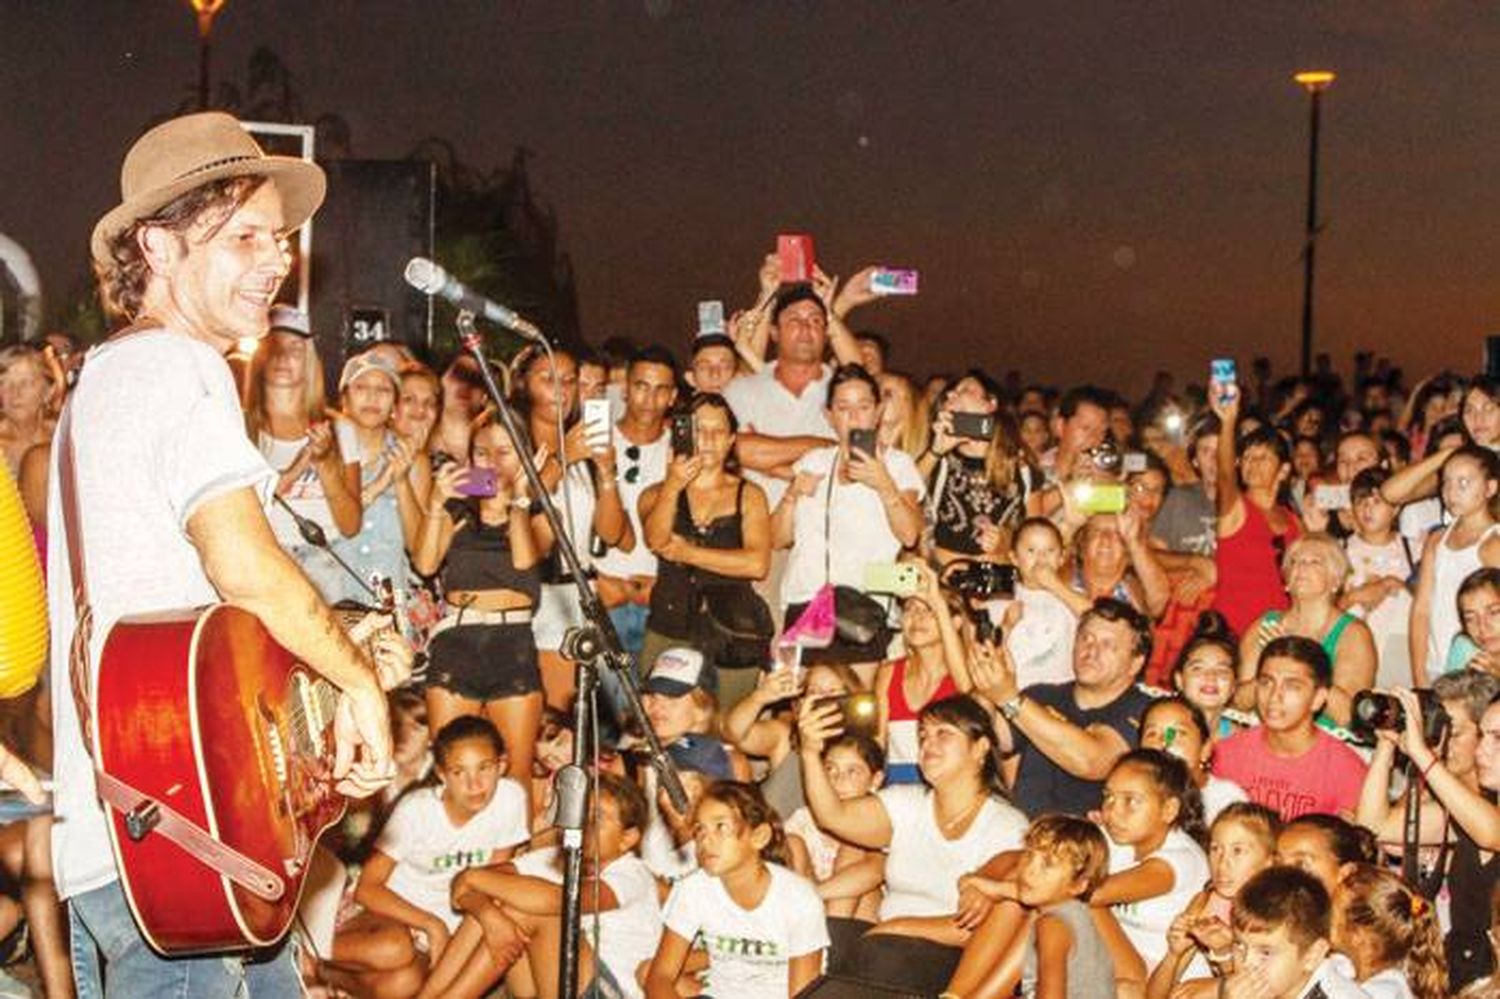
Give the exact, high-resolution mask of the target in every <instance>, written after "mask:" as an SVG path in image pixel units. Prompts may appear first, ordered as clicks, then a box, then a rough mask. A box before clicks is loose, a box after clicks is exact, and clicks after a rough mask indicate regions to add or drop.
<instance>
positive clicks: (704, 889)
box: [646, 781, 828, 999]
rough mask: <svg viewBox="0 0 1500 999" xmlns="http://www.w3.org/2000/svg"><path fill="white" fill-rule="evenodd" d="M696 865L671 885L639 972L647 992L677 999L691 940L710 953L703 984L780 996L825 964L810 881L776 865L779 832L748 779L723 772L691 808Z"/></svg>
mask: <svg viewBox="0 0 1500 999" xmlns="http://www.w3.org/2000/svg"><path fill="white" fill-rule="evenodd" d="M693 839H694V841H695V843H696V845H697V857H698V864H699V869H698V870H697V871H694V872H693V873H692V874H689V875H688V876H687V877H685V878H683V879H682V880H681V881H679V882H678V883H677V885H676V886H675V887H674V888H673V889H672V894H671V897H670V898H668V899H667V906H666V931H665V932H664V933H663V934H662V939H661V945H660V946H659V947H658V948H657V950H656V956H655V958H653V959H652V961H651V968H650V970H649V971H648V972H647V973H646V995H647V996H648V997H649V999H677V985H676V983H677V979H678V976H679V975H680V974H681V972H682V969H683V966H684V964H685V963H686V961H687V958H688V951H689V949H690V948H691V947H692V946H693V942H694V941H695V940H700V939H701V941H702V945H703V948H704V949H705V950H706V951H707V952H708V971H707V982H706V983H705V988H704V989H703V992H704V993H705V994H711V995H716V996H721V997H724V999H729V997H733V999H786V997H787V996H794V995H796V994H797V993H798V992H800V991H802V989H804V988H806V987H807V985H809V984H810V983H811V982H812V980H813V979H815V978H817V977H818V975H819V973H820V972H821V971H822V969H823V951H824V949H825V948H827V946H828V929H827V926H826V925H825V924H824V921H823V904H822V902H821V901H820V900H819V899H818V895H817V892H816V891H815V890H814V889H813V886H812V885H811V884H810V883H809V882H808V881H807V880H806V879H804V878H802V877H800V876H799V875H797V874H795V873H793V872H792V871H789V870H787V869H786V868H785V867H783V866H781V864H782V862H783V861H785V859H786V852H785V851H786V842H785V836H784V835H783V833H782V830H781V823H780V821H779V820H778V819H777V817H776V813H775V812H774V811H772V810H771V808H770V806H768V805H767V804H766V803H765V799H764V798H762V797H761V795H760V791H759V790H758V789H757V788H756V787H755V786H754V785H752V784H743V783H740V782H737V781H720V782H719V783H717V784H714V785H713V786H711V787H709V788H708V789H707V790H706V791H705V792H704V793H703V798H702V800H701V801H699V802H698V807H697V810H696V811H695V813H694V815H693Z"/></svg>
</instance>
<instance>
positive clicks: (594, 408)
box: [583, 399, 614, 451]
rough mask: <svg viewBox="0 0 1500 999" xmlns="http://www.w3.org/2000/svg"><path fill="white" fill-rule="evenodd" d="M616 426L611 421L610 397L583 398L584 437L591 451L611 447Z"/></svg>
mask: <svg viewBox="0 0 1500 999" xmlns="http://www.w3.org/2000/svg"><path fill="white" fill-rule="evenodd" d="M613 432H614V428H613V427H612V426H611V425H610V422H609V400H608V399H585V400H583V439H584V440H585V441H587V442H588V446H589V450H590V451H603V450H604V449H605V448H607V447H609V442H610V439H611V436H612V435H613Z"/></svg>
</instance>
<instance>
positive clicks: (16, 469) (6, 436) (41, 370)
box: [0, 344, 62, 478]
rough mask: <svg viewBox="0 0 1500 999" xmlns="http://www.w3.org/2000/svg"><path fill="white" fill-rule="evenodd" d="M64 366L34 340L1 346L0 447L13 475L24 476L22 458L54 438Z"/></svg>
mask: <svg viewBox="0 0 1500 999" xmlns="http://www.w3.org/2000/svg"><path fill="white" fill-rule="evenodd" d="M60 374H61V369H60V368H57V367H56V362H55V361H54V362H53V363H52V364H48V357H47V355H46V354H45V353H44V352H43V351H42V350H38V349H37V348H36V347H33V346H32V345H31V344H20V345H18V346H15V347H6V348H5V349H4V350H0V447H3V448H4V449H5V463H6V464H7V465H9V466H10V473H11V475H14V476H16V477H17V478H19V477H20V474H21V458H22V457H23V456H24V455H25V454H26V452H27V451H29V450H31V448H33V447H35V446H36V445H38V444H46V443H48V442H49V441H51V440H52V428H53V426H54V424H55V423H56V422H57V406H58V404H59V403H60V402H61V401H62V399H61V396H62V393H61V391H60V386H61V382H60V381H59V380H58V375H60Z"/></svg>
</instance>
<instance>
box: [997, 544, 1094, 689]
mask: <svg viewBox="0 0 1500 999" xmlns="http://www.w3.org/2000/svg"><path fill="white" fill-rule="evenodd" d="M1011 558H1012V559H1013V560H1014V562H1015V566H1016V596H1015V602H1016V604H1018V605H1019V608H1018V612H1019V615H1020V616H1019V617H1015V614H1016V613H1017V611H1011V612H1010V616H1011V617H1012V618H1013V619H1014V622H1015V623H1014V624H1013V625H1011V626H1010V627H1008V628H1007V629H1006V632H1005V638H1004V642H1005V648H1006V649H1007V650H1008V651H1009V652H1010V655H1011V659H1012V660H1013V661H1014V662H1015V664H1016V682H1017V683H1019V684H1020V686H1021V689H1022V690H1024V689H1026V688H1027V687H1029V686H1031V685H1032V684H1034V683H1067V682H1068V681H1069V680H1072V679H1073V635H1074V633H1075V632H1077V630H1078V614H1077V613H1076V612H1075V611H1074V609H1073V600H1074V595H1073V591H1072V590H1071V589H1069V587H1068V585H1067V584H1066V583H1064V582H1063V580H1062V577H1061V576H1059V575H1058V572H1059V570H1060V569H1061V568H1062V565H1063V537H1062V532H1060V531H1059V530H1058V529H1057V525H1055V524H1053V523H1052V521H1050V520H1048V519H1046V518H1045V517H1032V518H1031V519H1029V520H1026V521H1025V522H1023V523H1022V524H1021V526H1020V527H1019V528H1017V529H1016V538H1015V541H1014V543H1013V544H1012V546H1011ZM990 608H991V610H990V613H991V616H992V617H994V616H995V612H996V605H995V604H993V603H992V604H991V605H990ZM1002 610H1003V608H1002ZM995 623H996V624H1001V623H1002V621H1001V620H1000V619H996V620H995Z"/></svg>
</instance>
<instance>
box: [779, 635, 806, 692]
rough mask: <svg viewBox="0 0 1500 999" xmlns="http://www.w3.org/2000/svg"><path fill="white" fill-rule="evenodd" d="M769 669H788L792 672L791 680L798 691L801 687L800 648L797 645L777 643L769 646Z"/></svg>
mask: <svg viewBox="0 0 1500 999" xmlns="http://www.w3.org/2000/svg"><path fill="white" fill-rule="evenodd" d="M771 668H772V669H789V670H791V671H792V679H793V680H794V682H795V684H796V686H797V687H798V689H801V687H802V679H803V669H802V646H801V645H800V644H798V643H795V642H794V643H790V644H785V645H783V644H781V643H780V642H777V643H775V644H773V645H772V646H771Z"/></svg>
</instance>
